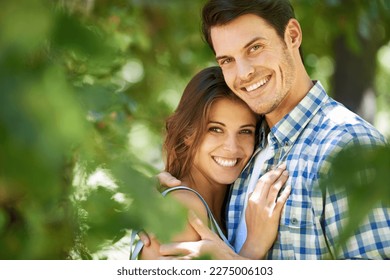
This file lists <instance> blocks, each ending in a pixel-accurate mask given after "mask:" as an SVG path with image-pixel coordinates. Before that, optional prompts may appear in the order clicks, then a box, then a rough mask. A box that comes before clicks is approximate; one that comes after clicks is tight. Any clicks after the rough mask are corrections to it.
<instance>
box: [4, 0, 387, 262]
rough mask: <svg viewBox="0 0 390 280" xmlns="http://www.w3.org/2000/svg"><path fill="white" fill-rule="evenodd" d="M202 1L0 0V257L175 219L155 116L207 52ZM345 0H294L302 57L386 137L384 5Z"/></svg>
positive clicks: (95, 242) (114, 239)
mask: <svg viewBox="0 0 390 280" xmlns="http://www.w3.org/2000/svg"><path fill="white" fill-rule="evenodd" d="M204 2H205V1H201V0H196V1H195V0H193V1H179V0H164V1H160V0H142V1H141V0H111V1H110V0H19V1H13V0H3V1H2V4H1V6H2V8H1V10H0V248H1V250H0V259H126V258H128V250H127V249H128V237H129V233H130V229H131V228H146V229H148V230H150V231H153V232H155V233H156V235H157V236H158V237H159V238H161V239H162V240H168V239H169V236H170V235H171V234H172V233H174V232H175V231H178V230H180V229H181V227H182V226H183V223H184V220H185V217H186V213H185V211H184V210H183V208H182V207H181V206H180V205H178V204H177V203H175V202H174V201H170V200H169V199H162V198H161V196H160V195H159V194H158V192H157V190H156V185H157V182H156V181H155V180H154V179H153V176H154V175H155V174H157V173H158V172H159V170H161V169H162V168H163V161H162V155H161V142H162V138H163V127H164V122H165V118H166V117H167V116H168V115H169V114H170V113H172V111H173V110H174V108H175V107H176V105H177V103H178V100H179V98H180V96H181V92H182V90H183V88H184V86H185V84H186V82H187V81H188V80H189V79H190V77H191V76H192V75H193V74H194V73H196V72H197V71H199V70H200V69H202V68H204V67H205V66H208V65H214V64H215V61H214V59H213V55H212V52H211V51H210V50H209V48H208V47H207V46H206V44H205V43H204V42H203V41H202V38H201V35H200V16H199V14H200V9H201V7H202V5H203V3H204ZM346 2H347V1H341V0H339V1H338V0H327V1H320V0H306V1H305V0H296V1H292V3H293V5H294V7H295V9H296V14H297V17H298V19H299V20H301V24H302V29H303V31H304V44H303V49H304V58H305V64H306V66H307V69H308V71H309V73H310V74H311V76H312V77H313V79H319V80H321V81H322V82H323V84H324V85H325V87H326V88H328V89H329V93H330V94H331V95H332V96H334V97H335V98H336V99H337V100H340V101H342V102H344V103H345V104H346V105H347V106H348V107H350V108H351V109H352V110H354V111H356V112H358V113H359V114H361V115H362V116H363V117H365V118H366V119H367V120H369V121H370V122H372V123H374V124H375V125H376V126H377V127H378V128H379V129H380V130H381V131H382V132H383V133H384V134H385V135H386V136H387V137H389V135H390V129H389V120H390V117H389V115H390V113H389V112H390V108H389V106H390V102H389V100H390V90H389V89H390V79H389V78H388V77H389V74H390V68H389V65H390V44H389V41H390V29H389V26H390V4H389V1H384V0H372V1H357V0H355V1H349V2H348V5H347V4H346ZM350 2H353V4H351V3H350ZM340 81H342V82H340ZM387 151H388V150H387ZM388 155H389V153H388V152H387V153H386V152H381V153H377V154H376V155H375V156H373V157H371V160H372V161H373V162H378V160H379V161H380V162H382V163H383V164H384V165H383V166H384V168H381V169H378V173H377V175H378V176H377V178H382V177H381V176H380V175H381V174H387V173H388V170H389V169H390V166H389V162H390V160H389V156H388ZM345 160H348V158H346V159H345ZM342 162H343V159H342ZM335 165H336V164H335ZM383 166H382V167H383ZM350 172H353V170H351V171H350ZM343 176H344V177H346V178H348V176H349V175H348V174H347V173H344V174H343V175H341V177H343ZM383 178H386V177H385V176H383ZM379 180H380V179H379ZM383 180H384V179H383ZM383 180H382V181H380V182H379V183H378V184H377V185H378V186H383V187H382V188H379V187H378V192H379V193H378V192H376V194H375V198H374V199H377V198H381V197H384V196H383V195H381V194H385V193H386V190H385V189H386V188H385V186H387V185H386V184H387V183H383V182H385V181H383ZM387 182H388V180H387ZM370 183H372V182H370ZM342 184H344V182H342ZM386 197H389V196H388V194H387V196H386ZM354 199H355V198H354ZM356 199H362V198H361V196H356ZM356 201H358V200H356ZM370 203H371V202H370ZM353 205H356V203H355V204H353ZM370 205H371V204H370ZM354 209H355V208H354ZM364 214H365V212H364V211H363V210H361V209H360V208H359V207H357V209H356V213H354V215H355V216H356V217H357V220H359V217H360V216H364Z"/></svg>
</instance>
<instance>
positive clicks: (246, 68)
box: [237, 59, 255, 81]
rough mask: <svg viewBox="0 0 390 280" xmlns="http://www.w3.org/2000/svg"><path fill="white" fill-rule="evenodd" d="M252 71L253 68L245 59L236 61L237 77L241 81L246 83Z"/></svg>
mask: <svg viewBox="0 0 390 280" xmlns="http://www.w3.org/2000/svg"><path fill="white" fill-rule="evenodd" d="M254 71H255V70H254V67H253V66H252V64H251V63H250V62H249V61H247V60H246V59H241V60H239V61H237V75H238V77H239V78H240V79H241V80H242V81H248V80H249V79H250V78H251V76H252V74H253V73H254Z"/></svg>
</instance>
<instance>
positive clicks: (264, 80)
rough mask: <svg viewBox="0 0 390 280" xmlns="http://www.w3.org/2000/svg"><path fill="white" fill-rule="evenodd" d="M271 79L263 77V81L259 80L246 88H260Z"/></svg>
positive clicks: (248, 89)
mask: <svg viewBox="0 0 390 280" xmlns="http://www.w3.org/2000/svg"><path fill="white" fill-rule="evenodd" d="M268 81H269V78H268V77H267V78H264V79H262V80H261V81H259V82H257V83H256V84H253V85H250V86H248V87H245V89H246V90H247V91H252V90H255V89H258V88H259V87H261V86H263V85H264V84H266V83H267V82H268Z"/></svg>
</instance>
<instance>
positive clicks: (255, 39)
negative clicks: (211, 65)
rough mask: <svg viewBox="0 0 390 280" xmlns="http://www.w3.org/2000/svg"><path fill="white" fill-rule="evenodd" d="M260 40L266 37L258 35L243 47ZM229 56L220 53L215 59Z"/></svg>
mask: <svg viewBox="0 0 390 280" xmlns="http://www.w3.org/2000/svg"><path fill="white" fill-rule="evenodd" d="M259 40H265V38H264V37H261V36H258V37H255V38H253V39H252V40H250V41H249V42H248V43H246V44H245V46H244V47H243V49H246V48H247V47H249V46H250V45H252V44H253V43H254V42H256V41H259ZM229 57H230V56H228V55H220V56H216V57H215V59H216V60H217V61H218V60H221V59H225V58H229Z"/></svg>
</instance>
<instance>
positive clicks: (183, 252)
mask: <svg viewBox="0 0 390 280" xmlns="http://www.w3.org/2000/svg"><path fill="white" fill-rule="evenodd" d="M189 223H190V225H191V226H192V227H193V228H194V230H195V231H196V232H197V233H198V234H199V235H200V237H201V239H202V240H200V241H192V242H176V243H170V244H162V245H161V246H160V254H161V255H163V256H165V257H163V258H162V259H193V258H199V257H201V256H204V255H211V256H212V257H213V258H214V259H218V260H222V259H223V260H232V259H243V258H242V257H240V256H239V255H237V254H236V253H235V252H234V251H233V250H232V249H231V248H230V247H229V246H228V245H226V244H225V242H223V241H222V239H221V238H220V237H219V236H218V235H217V234H216V233H214V232H212V231H211V230H210V229H209V228H208V227H207V226H205V225H204V224H203V222H202V221H201V220H200V219H199V218H198V217H197V216H196V215H195V213H194V212H192V211H190V213H189Z"/></svg>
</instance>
